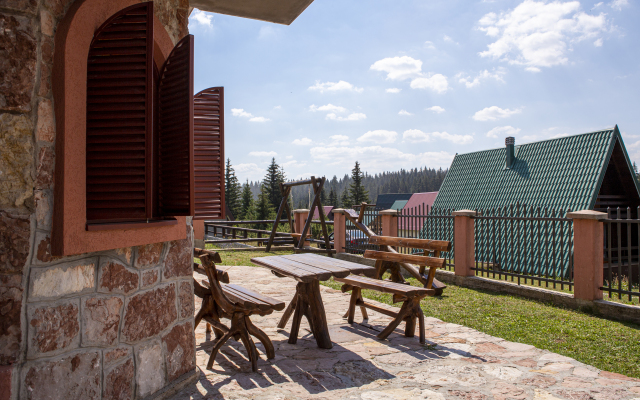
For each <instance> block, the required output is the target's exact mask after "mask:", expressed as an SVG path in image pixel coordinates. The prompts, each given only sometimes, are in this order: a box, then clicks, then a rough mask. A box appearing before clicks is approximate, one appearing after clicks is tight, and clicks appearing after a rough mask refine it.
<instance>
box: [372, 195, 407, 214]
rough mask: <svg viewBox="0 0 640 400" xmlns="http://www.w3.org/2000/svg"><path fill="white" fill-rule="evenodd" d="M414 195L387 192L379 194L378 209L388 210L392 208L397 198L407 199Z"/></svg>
mask: <svg viewBox="0 0 640 400" xmlns="http://www.w3.org/2000/svg"><path fill="white" fill-rule="evenodd" d="M411 196H413V193H387V194H379V195H378V198H377V199H376V209H378V210H388V209H390V208H391V206H392V205H393V203H395V201H396V200H407V201H409V199H410V198H411Z"/></svg>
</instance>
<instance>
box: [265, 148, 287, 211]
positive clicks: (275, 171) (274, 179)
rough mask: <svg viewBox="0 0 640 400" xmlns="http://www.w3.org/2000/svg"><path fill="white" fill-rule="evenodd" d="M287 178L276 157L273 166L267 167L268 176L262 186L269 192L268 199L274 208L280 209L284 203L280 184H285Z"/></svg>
mask: <svg viewBox="0 0 640 400" xmlns="http://www.w3.org/2000/svg"><path fill="white" fill-rule="evenodd" d="M285 179H286V177H285V174H284V169H283V168H281V167H280V166H279V165H278V163H276V159H275V157H274V158H272V159H271V164H270V165H269V167H267V174H266V175H265V177H264V180H263V182H262V184H263V185H264V187H265V190H266V191H267V199H268V200H269V204H271V207H272V208H275V209H278V207H280V202H281V201H282V193H280V184H281V183H284V181H285Z"/></svg>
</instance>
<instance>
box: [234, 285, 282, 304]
mask: <svg viewBox="0 0 640 400" xmlns="http://www.w3.org/2000/svg"><path fill="white" fill-rule="evenodd" d="M226 286H227V287H229V288H232V289H234V290H236V291H238V292H242V293H243V294H245V295H246V296H248V297H251V298H253V299H255V300H256V301H257V302H262V303H264V304H268V305H269V306H270V307H271V308H273V309H274V310H276V311H282V310H284V307H285V303H284V301H280V300H277V299H274V298H273V297H269V296H266V295H264V294H262V293H258V292H254V291H252V290H249V289H247V288H245V287H242V286H238V285H234V284H228V285H226ZM223 289H224V286H223Z"/></svg>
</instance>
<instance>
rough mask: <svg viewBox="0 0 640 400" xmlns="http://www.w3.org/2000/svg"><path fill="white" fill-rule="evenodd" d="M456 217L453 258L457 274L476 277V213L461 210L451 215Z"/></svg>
mask: <svg viewBox="0 0 640 400" xmlns="http://www.w3.org/2000/svg"><path fill="white" fill-rule="evenodd" d="M451 214H452V215H453V216H454V217H455V220H454V232H455V233H454V237H453V243H455V246H454V251H453V258H454V263H455V274H456V275H457V276H475V275H476V272H475V270H473V269H471V268H475V265H476V255H475V252H476V249H475V232H474V220H473V217H475V216H476V212H475V211H471V210H460V211H454V212H453V213H451Z"/></svg>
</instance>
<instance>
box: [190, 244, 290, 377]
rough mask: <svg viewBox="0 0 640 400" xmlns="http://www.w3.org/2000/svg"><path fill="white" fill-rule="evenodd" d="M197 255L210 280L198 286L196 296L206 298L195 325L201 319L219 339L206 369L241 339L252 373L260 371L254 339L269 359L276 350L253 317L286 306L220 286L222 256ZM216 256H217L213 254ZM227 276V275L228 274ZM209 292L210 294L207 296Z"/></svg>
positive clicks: (264, 297)
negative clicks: (233, 340) (223, 349)
mask: <svg viewBox="0 0 640 400" xmlns="http://www.w3.org/2000/svg"><path fill="white" fill-rule="evenodd" d="M195 253H196V255H197V256H198V257H199V258H200V261H201V262H202V266H203V269H204V271H205V273H206V275H207V278H208V280H207V281H202V282H201V283H198V282H197V281H196V283H198V286H197V287H198V289H196V290H195V291H196V295H197V294H198V293H200V294H202V295H203V300H202V308H201V309H200V311H199V312H198V314H197V316H196V322H195V325H196V326H197V325H198V323H199V322H200V321H201V320H203V319H204V320H205V321H206V322H207V323H208V324H210V325H211V327H213V330H214V331H215V334H216V340H215V342H214V344H213V349H212V350H211V355H210V356H209V362H208V363H207V368H208V369H211V367H212V366H213V362H214V361H215V358H216V355H217V354H218V351H219V350H220V348H221V347H222V345H224V344H225V343H226V342H227V340H229V338H231V337H235V338H236V340H238V339H239V340H241V341H242V343H243V344H244V347H245V348H246V349H247V354H248V355H249V360H250V361H251V369H252V370H253V372H257V371H258V350H257V349H256V346H255V344H254V343H253V340H252V339H251V336H250V335H252V336H255V337H256V338H257V339H258V340H260V342H262V345H263V346H264V348H265V352H266V353H267V358H268V359H272V358H274V357H275V350H274V347H273V344H272V343H271V340H270V339H269V337H268V336H267V334H266V333H264V332H263V331H262V330H260V329H259V328H258V327H256V326H255V325H254V324H253V323H252V322H251V319H250V317H251V316H252V315H256V314H257V315H261V316H264V315H269V314H271V313H272V312H273V311H281V310H283V309H284V307H285V303H284V302H283V301H280V300H276V299H273V298H271V297H269V296H265V295H263V294H260V293H257V292H254V291H252V290H249V289H246V288H243V287H242V286H238V285H233V284H223V283H220V281H219V277H220V276H223V275H222V274H218V272H217V269H216V266H215V263H214V262H213V260H218V262H220V261H219V260H220V256H219V255H218V254H217V253H215V252H210V251H204V250H201V249H196V251H195ZM211 253H215V255H213V254H211ZM227 277H228V275H227ZM207 290H208V293H205V292H206V291H207ZM220 318H228V319H230V320H231V326H230V327H227V326H225V325H223V324H222V323H221V322H220Z"/></svg>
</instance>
